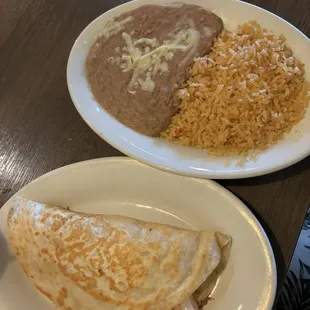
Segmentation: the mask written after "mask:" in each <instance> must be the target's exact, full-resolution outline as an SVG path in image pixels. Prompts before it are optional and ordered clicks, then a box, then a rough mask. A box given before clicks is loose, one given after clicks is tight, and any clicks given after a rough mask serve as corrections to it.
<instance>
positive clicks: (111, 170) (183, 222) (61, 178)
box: [0, 158, 276, 310]
mask: <svg viewBox="0 0 310 310" xmlns="http://www.w3.org/2000/svg"><path fill="white" fill-rule="evenodd" d="M16 195H22V196H24V197H27V198H29V199H33V200H37V201H41V202H45V203H50V204H56V205H62V206H70V208H71V209H72V210H76V211H82V212H89V213H111V214H120V215H125V216H130V217H134V218H139V219H142V220H147V221H154V222H158V223H167V224H172V225H175V226H179V227H184V228H192V229H200V230H202V229H204V230H211V231H213V230H218V231H221V232H223V233H226V234H229V235H231V236H232V238H233V246H232V252H231V258H230V260H229V263H228V266H227V268H226V269H225V272H224V273H223V275H222V276H221V278H220V281H219V283H218V285H217V287H216V289H215V292H214V295H213V297H214V300H213V301H212V302H211V301H210V303H209V304H208V307H206V309H208V310H212V309H213V310H227V309H229V310H241V309H251V310H253V309H255V310H267V309H271V306H272V303H273V300H274V296H275V290H276V267H275V261H274V257H273V253H272V249H271V247H270V244H269V241H268V239H267V237H266V235H265V233H264V231H263V229H262V227H261V226H260V224H259V223H258V222H257V220H256V219H255V217H254V216H253V214H252V213H251V212H250V211H249V210H248V209H247V207H246V206H245V205H244V204H243V203H242V202H241V201H240V200H239V199H237V198H236V197H235V196H234V195H232V194H231V193H230V192H228V191H227V190H226V189H224V188H223V187H221V186H219V185H217V184H216V183H215V182H213V181H208V180H199V179H193V178H189V177H182V176H178V175H175V174H170V173H167V172H162V171H160V170H157V169H153V168H151V167H148V166H145V165H143V164H141V163H139V162H137V161H134V160H132V159H123V158H110V159H99V160H92V161H86V162H82V163H78V164H74V165H70V166H67V167H64V168H60V169H58V170H55V171H52V172H50V173H48V174H46V175H44V176H42V177H40V178H38V179H37V180H35V181H33V182H32V183H30V184H29V185H27V186H26V187H24V188H23V189H22V190H21V191H20V192H18V193H17V194H16ZM9 205H10V201H8V202H7V203H6V204H5V205H4V207H3V208H2V209H1V210H0V227H1V230H2V235H1V230H0V240H1V239H2V241H1V243H2V244H1V243H0V249H1V251H0V309H5V310H16V309H23V310H33V309H37V310H41V309H52V307H51V306H50V305H49V304H48V303H45V300H44V299H43V298H42V297H41V296H40V295H39V294H38V293H37V292H36V290H35V289H34V288H33V287H32V285H31V284H30V281H28V279H26V277H25V276H24V275H23V272H22V270H21V268H20V267H19V266H18V264H17V262H16V260H15V258H13V257H12V256H11V255H10V254H8V251H7V247H8V245H7V242H6V239H7V232H6V229H7V228H6V217H7V211H8V207H9Z"/></svg>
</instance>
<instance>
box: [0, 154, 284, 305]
mask: <svg viewBox="0 0 310 310" xmlns="http://www.w3.org/2000/svg"><path fill="white" fill-rule="evenodd" d="M109 163H117V164H118V165H124V164H129V163H130V164H134V165H138V166H140V167H142V168H143V169H152V170H156V171H157V172H159V173H160V174H170V173H169V172H165V171H161V170H159V169H155V168H153V167H150V166H148V165H145V164H143V163H141V162H139V161H137V160H135V159H132V158H128V157H122V156H120V157H103V158H96V159H90V160H85V161H81V162H77V163H72V164H69V165H66V166H62V167H59V168H56V169H54V170H51V171H49V172H47V173H45V174H43V175H41V176H39V177H37V178H36V179H34V180H32V181H31V182H30V183H28V184H26V185H25V186H24V187H22V188H21V189H20V190H19V191H17V192H16V193H15V194H14V195H13V196H12V197H11V198H10V199H9V200H8V201H7V202H6V203H5V204H4V205H3V206H2V207H1V209H0V218H1V217H5V216H7V211H8V207H9V204H10V203H11V202H12V200H13V199H14V198H15V197H17V196H19V195H21V194H22V192H23V191H24V190H27V187H28V186H30V185H33V184H35V183H38V182H40V181H42V180H44V179H47V178H49V177H51V176H53V175H55V174H56V175H57V174H58V173H59V172H60V171H61V172H63V171H66V170H69V171H70V170H72V169H75V168H81V167H87V166H90V165H93V164H95V165H96V164H99V165H108V164H109ZM171 175H172V176H175V177H178V178H186V179H189V180H191V181H192V182H203V183H204V184H205V185H209V186H211V187H213V188H214V189H215V190H216V192H217V193H218V192H220V193H222V194H223V195H224V197H225V199H227V200H228V201H231V202H232V203H233V205H234V208H235V209H237V211H239V212H240V213H243V214H245V215H246V217H247V218H249V219H251V221H252V223H253V224H254V226H255V227H256V229H255V231H256V235H257V236H258V237H259V238H260V240H261V242H262V243H263V245H264V247H265V248H266V249H267V257H268V258H269V260H270V264H271V265H270V267H271V279H270V280H271V294H270V298H269V300H268V303H267V308H266V310H267V309H270V310H271V309H272V307H273V305H274V302H275V297H276V293H277V285H278V281H277V265H276V260H275V256H274V252H273V248H272V246H271V243H270V240H269V238H268V236H267V234H266V232H265V230H264V228H263V226H262V225H261V224H260V222H259V221H258V219H257V218H256V216H255V215H254V213H253V212H252V211H251V210H250V209H249V208H248V207H247V206H246V204H245V203H243V202H242V201H241V200H240V199H239V198H238V197H237V196H236V195H234V194H233V193H232V192H230V191H229V190H228V189H226V188H225V187H223V186H222V185H220V184H218V183H217V182H215V181H213V180H209V179H197V178H192V177H188V176H183V175H176V174H171ZM252 226H253V225H252ZM3 229H4V230H3ZM6 230H7V225H6V224H5V226H4V227H2V231H3V232H4V233H5V235H4V237H5V240H6V242H8V240H7V236H6Z"/></svg>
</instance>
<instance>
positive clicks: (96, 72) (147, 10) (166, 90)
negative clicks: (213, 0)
mask: <svg viewBox="0 0 310 310" xmlns="http://www.w3.org/2000/svg"><path fill="white" fill-rule="evenodd" d="M222 29H223V22H222V20H221V18H219V17H218V16H216V15H215V14H213V13H212V12H210V11H207V10H205V9H203V8H201V7H199V6H195V5H186V4H170V5H165V6H159V5H145V6H141V7H139V8H137V9H135V10H133V11H130V12H127V13H124V14H122V15H121V16H119V17H117V18H115V19H113V20H111V21H110V22H108V23H107V24H106V25H105V26H104V27H103V28H102V31H101V32H100V33H99V35H98V37H97V39H96V41H95V43H94V44H93V45H92V47H91V49H90V51H89V54H88V56H87V61H86V75H87V79H88V81H89V86H90V88H91V90H92V93H93V95H94V97H95V99H96V100H97V101H98V102H99V103H100V105H101V106H102V107H103V108H104V109H105V110H106V111H107V112H108V113H110V114H111V115H112V116H114V117H115V118H116V119H117V120H118V121H120V122H121V123H123V124H124V125H126V126H128V127H130V128H132V129H133V130H135V131H137V132H139V133H142V134H144V135H148V136H158V135H159V134H160V133H161V132H162V131H164V130H165V129H166V128H167V127H168V126H169V124H170V122H171V118H172V117H173V115H174V114H175V113H176V112H177V109H178V108H177V104H176V102H175V100H174V97H175V92H176V90H178V89H179V88H180V87H181V85H182V84H183V83H184V81H185V80H187V78H188V77H189V69H190V66H191V64H192V62H193V59H194V58H195V57H199V56H202V55H205V54H207V53H209V52H210V50H211V47H212V46H213V43H214V39H215V38H216V37H217V36H218V35H219V33H220V32H221V31H222Z"/></svg>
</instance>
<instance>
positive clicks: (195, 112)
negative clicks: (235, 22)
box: [161, 21, 310, 155]
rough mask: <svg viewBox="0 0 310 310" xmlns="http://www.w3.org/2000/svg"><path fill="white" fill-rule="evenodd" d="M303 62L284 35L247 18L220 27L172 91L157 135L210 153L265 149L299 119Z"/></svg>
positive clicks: (304, 87) (304, 95) (304, 102)
mask: <svg viewBox="0 0 310 310" xmlns="http://www.w3.org/2000/svg"><path fill="white" fill-rule="evenodd" d="M304 75H305V70H304V65H303V64H302V63H301V62H300V61H299V60H298V59H297V58H296V57H295V56H294V55H293V53H292V51H291V50H290V48H289V47H288V46H287V45H286V42H285V38H284V36H282V35H281V36H277V35H275V34H274V33H272V32H270V31H268V30H266V29H263V28H262V27H261V26H260V25H259V24H258V23H257V22H254V21H253V22H248V23H245V24H244V25H241V26H239V27H238V29H237V30H236V31H233V32H230V31H227V30H224V31H223V32H222V33H221V35H220V36H219V38H218V39H217V40H216V42H215V45H214V47H213V49H212V51H211V53H210V54H209V55H206V56H204V57H200V58H196V59H195V63H194V66H193V68H192V70H191V77H190V78H189V80H188V81H187V83H186V86H185V87H184V88H182V89H180V90H179V91H178V92H177V95H176V96H177V97H178V99H179V112H178V113H177V114H176V115H175V116H174V117H173V119H172V122H171V124H170V126H169V128H168V129H167V130H165V131H164V132H163V133H162V134H161V137H163V138H165V139H168V140H169V141H175V142H178V143H180V144H182V145H186V146H192V147H195V148H200V149H207V151H208V153H209V154H212V155H239V154H247V153H249V152H252V151H253V150H264V149H266V148H268V147H270V146H272V145H274V144H276V143H277V142H278V141H279V140H280V139H282V138H283V136H284V134H285V133H288V132H290V131H291V129H292V127H293V126H294V125H296V124H297V123H298V122H299V121H301V120H302V119H303V117H304V115H305V112H306V109H307V107H308V103H309V98H310V97H309V95H308V91H309V83H308V82H307V81H306V80H305V76H304Z"/></svg>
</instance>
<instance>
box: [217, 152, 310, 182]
mask: <svg viewBox="0 0 310 310" xmlns="http://www.w3.org/2000/svg"><path fill="white" fill-rule="evenodd" d="M307 170H310V156H308V157H306V158H305V159H304V160H302V161H300V162H299V163H297V164H295V165H293V166H291V167H288V168H285V169H282V170H280V171H277V172H273V173H270V174H267V175H264V176H260V177H254V178H248V179H239V180H220V181H219V183H221V184H222V185H224V186H236V185H238V186H251V185H261V184H267V183H274V182H278V181H282V180H285V179H288V178H290V177H293V176H296V175H299V174H301V173H303V172H305V171H307Z"/></svg>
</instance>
